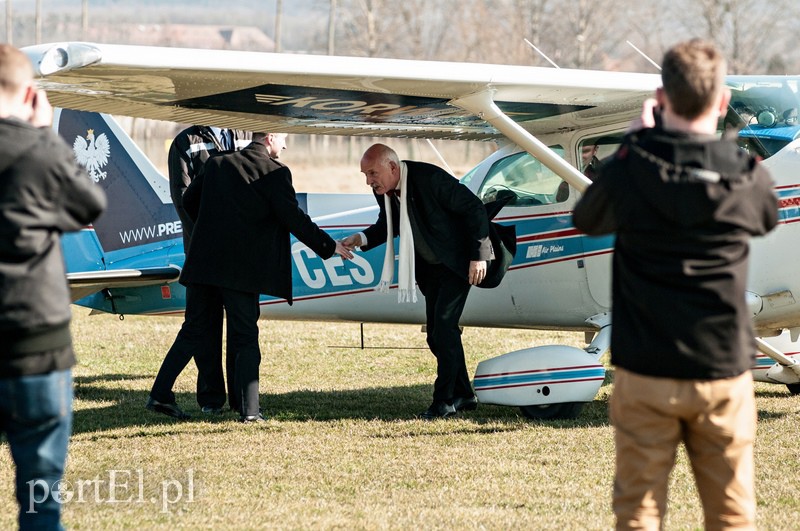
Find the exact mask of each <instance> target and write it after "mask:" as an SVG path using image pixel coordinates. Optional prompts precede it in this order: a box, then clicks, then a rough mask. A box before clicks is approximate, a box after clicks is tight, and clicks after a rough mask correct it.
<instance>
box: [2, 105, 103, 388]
mask: <svg viewBox="0 0 800 531" xmlns="http://www.w3.org/2000/svg"><path fill="white" fill-rule="evenodd" d="M105 205H106V199H105V194H104V193H103V190H102V189H101V188H100V187H99V186H96V185H95V184H94V183H93V182H92V181H91V179H90V178H89V176H88V175H87V174H86V171H85V170H84V169H83V168H81V167H79V166H78V165H77V163H76V162H75V156H74V155H73V153H72V151H71V150H70V149H69V147H68V146H67V145H66V144H65V143H64V141H63V140H62V139H61V138H60V137H58V136H57V135H56V134H55V133H53V132H52V131H51V130H50V129H43V128H35V127H33V126H31V125H29V124H27V123H23V122H21V121H18V120H14V119H0V378H8V377H16V376H23V375H30V374H43V373H47V372H51V371H54V370H64V369H67V368H69V367H71V366H72V365H74V363H75V357H74V354H73V353H72V349H71V348H67V347H69V346H70V345H71V340H70V336H69V321H70V317H71V313H70V307H69V305H70V293H69V288H68V286H67V281H66V271H65V267H64V256H63V254H62V250H61V234H62V233H63V232H68V231H76V230H80V229H81V228H83V227H84V226H86V225H88V224H89V223H91V222H92V221H93V220H94V219H95V218H96V217H97V216H98V215H99V214H100V212H102V210H103V209H104V208H105Z"/></svg>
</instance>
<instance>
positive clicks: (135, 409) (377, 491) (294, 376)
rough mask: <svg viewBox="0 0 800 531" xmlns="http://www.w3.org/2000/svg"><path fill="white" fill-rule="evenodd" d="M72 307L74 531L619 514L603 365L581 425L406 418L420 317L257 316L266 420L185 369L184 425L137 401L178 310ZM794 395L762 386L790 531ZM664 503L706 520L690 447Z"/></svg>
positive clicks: (429, 363) (793, 523) (417, 386)
mask: <svg viewBox="0 0 800 531" xmlns="http://www.w3.org/2000/svg"><path fill="white" fill-rule="evenodd" d="M73 313H74V314H75V321H74V336H75V338H76V346H77V351H78V355H79V358H80V365H79V366H78V367H77V368H76V369H75V381H76V386H75V387H76V396H77V400H76V403H75V410H76V412H75V426H74V435H73V437H72V441H71V446H70V457H69V463H68V469H67V474H66V477H65V479H66V480H67V481H68V482H69V483H68V487H69V489H72V490H71V492H72V493H73V498H72V499H71V500H70V501H69V502H68V503H66V504H65V512H64V521H65V524H66V525H67V527H68V528H70V529H92V530H95V529H121V528H130V529H133V528H136V529H176V528H181V529H257V528H270V529H308V528H311V529H537V530H539V529H553V530H561V529H609V528H611V527H613V516H612V513H611V509H610V496H611V483H612V479H613V467H614V457H613V440H612V429H611V427H610V426H609V423H608V418H607V414H606V407H607V398H608V396H609V393H610V389H611V385H610V379H611V378H610V377H609V378H608V379H607V381H606V384H605V385H604V386H603V388H602V389H601V392H600V395H599V396H598V397H597V399H596V400H595V401H594V402H593V403H591V404H589V405H588V406H587V407H586V408H585V409H584V411H583V413H582V414H581V416H580V418H578V419H577V420H574V421H561V422H538V423H537V422H530V421H527V420H525V419H523V418H521V416H520V415H519V412H518V410H517V409H515V408H504V407H497V406H481V407H480V408H479V409H478V411H476V412H474V413H467V414H464V415H462V416H461V418H458V419H456V420H452V421H442V422H431V423H426V422H422V421H419V420H415V419H414V418H413V417H414V415H415V414H417V413H419V412H421V411H422V410H423V409H425V407H426V406H427V405H428V403H429V400H430V393H431V384H432V382H433V379H434V371H435V365H434V360H433V358H432V356H431V355H430V353H428V351H427V350H426V349H424V348H423V347H424V344H425V341H424V336H423V335H422V334H421V333H420V332H419V327H416V326H388V325H366V326H365V331H366V345H367V346H368V347H371V348H369V349H367V350H360V349H356V348H340V347H343V346H353V347H354V346H357V345H358V344H359V334H358V332H359V327H358V325H357V324H325V323H322V324H320V323H291V322H269V321H264V322H262V323H261V324H262V326H261V345H262V351H263V355H264V359H263V361H262V364H261V374H260V376H261V392H262V395H261V404H262V407H263V408H264V412H265V414H266V415H268V416H269V417H270V420H269V422H268V423H266V424H265V425H262V426H243V425H241V424H239V423H238V422H236V421H235V419H236V417H235V416H234V415H233V414H225V415H222V416H219V417H216V418H211V419H207V418H203V417H201V416H200V415H201V414H200V412H199V411H198V408H197V405H196V403H195V399H194V383H193V382H194V380H195V377H196V371H195V370H194V367H193V366H190V367H189V369H187V370H186V371H185V373H184V374H183V375H181V377H180V379H179V381H178V385H177V387H176V392H177V393H178V401H179V403H180V404H181V405H182V406H183V407H185V408H186V410H187V411H188V412H189V413H190V414H193V415H194V417H195V418H194V419H193V420H191V421H188V422H176V421H173V420H171V419H169V418H167V417H162V416H159V415H156V414H154V413H151V412H149V411H146V410H145V409H144V403H145V400H146V397H147V394H148V390H149V388H150V385H151V384H152V380H153V377H154V375H155V373H156V371H157V369H158V366H159V364H160V362H161V359H162V358H163V356H164V353H165V352H166V350H167V349H168V348H169V346H170V344H171V342H172V340H173V338H174V336H175V334H176V332H177V331H178V328H179V327H180V323H181V320H180V319H178V318H142V317H126V318H125V320H124V321H120V320H118V319H117V318H116V317H114V316H98V317H89V316H87V315H86V314H87V310H85V309H82V308H75V309H74V312H73ZM582 339H583V335H582V334H557V333H552V332H525V331H503V330H484V329H466V330H465V332H464V343H465V347H466V350H467V353H468V365H469V368H470V371H472V370H474V367H475V365H476V364H477V362H478V361H480V360H482V359H485V358H489V357H492V356H495V355H498V354H500V353H502V352H506V351H510V350H515V349H518V348H523V347H525V346H530V345H541V344H547V343H552V342H559V343H567V344H573V345H577V346H582ZM407 347H419V348H418V349H409V348H407ZM799 406H800V398H798V397H790V396H789V395H788V393H787V391H786V390H785V389H784V388H782V387H778V386H767V385H759V386H758V407H759V417H760V421H759V431H758V443H757V449H756V450H757V475H758V476H757V480H758V496H759V497H758V510H759V516H758V518H759V520H758V524H759V526H758V527H759V529H771V530H772V529H796V528H797V522H798V521H799V520H798V517H800V498H798V496H797V493H798V491H800V479H798V478H799V477H800V474H798V472H799V470H800V465H798V463H797V458H796V456H797V454H798V449H800V442H798V441H799V439H798V436H797V433H798V428H797V425H798V409H800V408H799ZM2 446H6V444H5V443H2ZM112 477H113V485H114V488H113V490H112V489H110V485H111V478H112ZM12 478H13V472H12V467H11V460H10V457H9V454H8V452H7V451H6V450H3V451H0V529H11V528H13V527H14V522H15V513H16V507H15V503H14V498H13V480H12ZM79 488H80V489H82V490H81V491H80V492H79ZM79 494H80V496H79ZM670 507H671V512H670V516H669V521H668V523H667V529H700V528H702V520H701V513H700V510H699V505H698V501H697V495H696V492H695V489H694V486H693V482H692V479H691V475H690V471H689V468H688V466H687V464H686V461H685V459H684V456H683V454H682V453H681V457H680V462H679V466H678V467H677V469H676V470H675V472H674V474H673V477H672V480H671V491H670Z"/></svg>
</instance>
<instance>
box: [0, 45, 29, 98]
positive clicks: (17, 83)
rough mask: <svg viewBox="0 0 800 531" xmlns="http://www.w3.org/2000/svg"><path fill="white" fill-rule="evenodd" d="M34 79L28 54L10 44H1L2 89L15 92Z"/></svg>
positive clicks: (8, 92) (0, 71) (0, 68)
mask: <svg viewBox="0 0 800 531" xmlns="http://www.w3.org/2000/svg"><path fill="white" fill-rule="evenodd" d="M32 79H33V66H31V62H30V60H29V59H28V56H27V55H25V54H24V53H22V52H21V51H19V50H18V49H17V48H15V47H13V46H11V45H10V44H0V91H3V92H4V93H6V94H13V93H14V92H16V91H18V90H19V89H20V88H22V87H24V86H25V85H26V84H27V83H28V82H29V81H31V80H32Z"/></svg>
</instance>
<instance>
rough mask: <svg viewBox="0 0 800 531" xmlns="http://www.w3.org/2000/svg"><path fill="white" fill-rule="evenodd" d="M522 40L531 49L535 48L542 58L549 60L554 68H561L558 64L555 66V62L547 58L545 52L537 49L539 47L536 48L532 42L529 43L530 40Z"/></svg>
mask: <svg viewBox="0 0 800 531" xmlns="http://www.w3.org/2000/svg"><path fill="white" fill-rule="evenodd" d="M522 40H523V41H525V44H527V45H528V46H530V47H531V48H533V49H534V50H536V53H538V54H539V55H541V56H542V57H544V58H545V59H546V60H547V62H548V63H550V64H551V65H553V66H554V67H556V68H560V67H559V66H558V65H557V64H555V63H554V62H553V61H552V60H551V59H550V58H549V57H547V56H546V55H545V54H544V52H543V51H541V50H540V49H539V48H537V47H536V46H535V45H534V44H533V43H532V42H531V41H529V40H528V39H526V38H525V37H523V38H522Z"/></svg>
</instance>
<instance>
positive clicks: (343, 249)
mask: <svg viewBox="0 0 800 531" xmlns="http://www.w3.org/2000/svg"><path fill="white" fill-rule="evenodd" d="M334 252H335V253H336V254H338V255H339V256H341V257H342V258H344V259H345V260H350V259H352V258H353V253H351V252H350V249H349V248H348V247H347V246H346V245H345V244H344V243H343V242H336V251H334Z"/></svg>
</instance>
